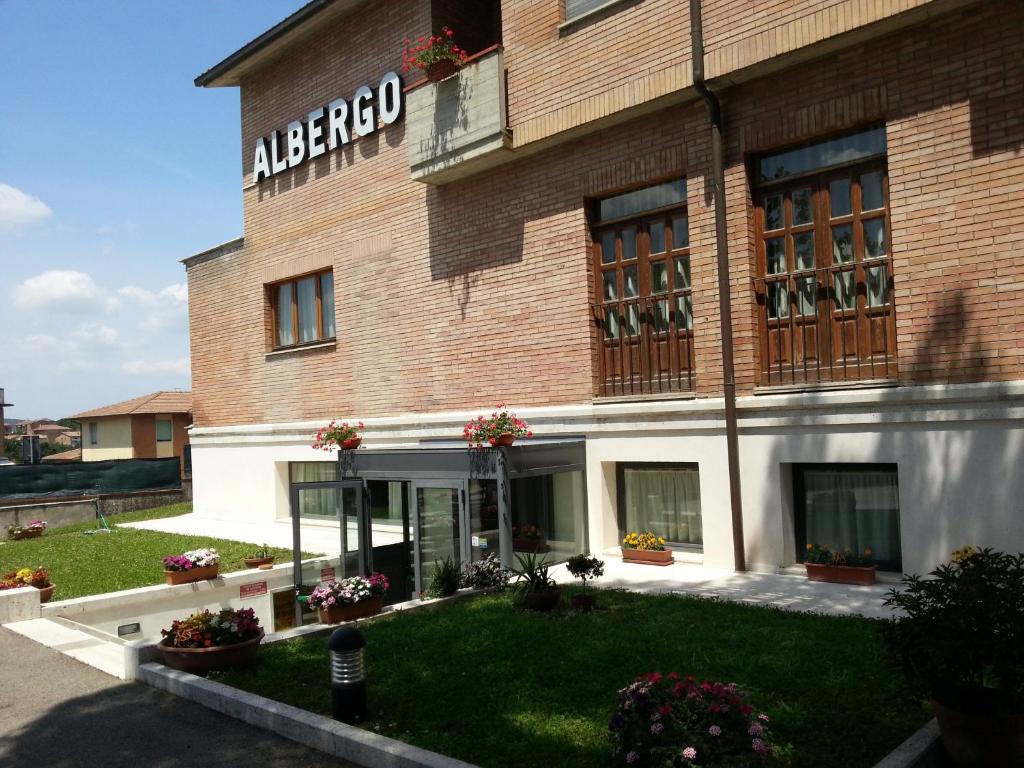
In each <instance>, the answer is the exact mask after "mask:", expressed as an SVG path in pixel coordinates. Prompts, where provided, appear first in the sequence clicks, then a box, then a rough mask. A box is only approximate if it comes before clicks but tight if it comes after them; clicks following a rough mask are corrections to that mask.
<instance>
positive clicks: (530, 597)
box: [523, 587, 562, 611]
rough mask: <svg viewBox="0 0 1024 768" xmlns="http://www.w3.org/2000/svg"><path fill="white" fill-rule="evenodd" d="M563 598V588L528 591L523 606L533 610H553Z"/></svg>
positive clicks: (524, 596)
mask: <svg viewBox="0 0 1024 768" xmlns="http://www.w3.org/2000/svg"><path fill="white" fill-rule="evenodd" d="M561 600H562V590H561V589H558V588H557V587H556V588H555V589H546V590H544V591H543V592H526V593H524V594H523V607H524V608H527V609H529V610H531V611H552V610H554V609H555V608H557V607H558V603H559V602H561Z"/></svg>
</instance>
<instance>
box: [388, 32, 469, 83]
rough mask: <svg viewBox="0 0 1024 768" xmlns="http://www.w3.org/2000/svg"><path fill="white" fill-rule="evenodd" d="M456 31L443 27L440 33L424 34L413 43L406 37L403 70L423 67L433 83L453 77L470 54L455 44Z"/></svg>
mask: <svg viewBox="0 0 1024 768" xmlns="http://www.w3.org/2000/svg"><path fill="white" fill-rule="evenodd" d="M454 37H455V33H454V32H452V30H450V29H449V28H448V27H441V34H440V35H430V36H426V35H423V36H421V37H418V38H417V39H416V42H415V43H413V42H412V41H411V40H410V39H409V38H406V39H405V41H404V42H405V51H404V53H403V55H402V71H403V72H411V71H412V70H414V69H421V70H423V73H424V74H425V75H426V76H427V80H430V81H431V82H433V83H437V82H440V81H441V80H444V79H445V78H446V77H451V76H452V75H454V74H455V73H456V72H458V71H459V68H460V67H461V66H462V65H463V64H465V63H466V59H468V58H469V55H468V54H467V53H466V52H465V51H464V50H463V49H461V48H459V46H457V45H456V44H455V40H454V39H453V38H454Z"/></svg>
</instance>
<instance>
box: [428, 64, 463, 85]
mask: <svg viewBox="0 0 1024 768" xmlns="http://www.w3.org/2000/svg"><path fill="white" fill-rule="evenodd" d="M458 71H459V63H458V62H456V61H452V60H451V59H441V60H440V61H435V62H434V63H433V64H429V65H427V68H426V69H425V70H423V73H424V74H425V75H426V76H427V80H429V81H430V82H432V83H439V82H441V81H442V80H444V79H445V78H448V77H451V76H452V75H454V74H455V73H456V72H458Z"/></svg>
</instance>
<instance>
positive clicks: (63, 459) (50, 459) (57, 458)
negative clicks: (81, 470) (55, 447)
mask: <svg viewBox="0 0 1024 768" xmlns="http://www.w3.org/2000/svg"><path fill="white" fill-rule="evenodd" d="M81 460H82V449H81V448H72V449H71V450H69V451H61V452H60V453H51V454H50V455H49V456H43V459H42V461H43V464H67V463H68V462H70V461H81Z"/></svg>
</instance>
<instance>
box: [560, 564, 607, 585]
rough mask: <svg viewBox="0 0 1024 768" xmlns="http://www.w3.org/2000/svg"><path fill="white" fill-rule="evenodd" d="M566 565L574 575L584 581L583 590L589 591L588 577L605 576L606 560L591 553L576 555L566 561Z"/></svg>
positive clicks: (597, 577)
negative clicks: (592, 555) (599, 558)
mask: <svg viewBox="0 0 1024 768" xmlns="http://www.w3.org/2000/svg"><path fill="white" fill-rule="evenodd" d="M565 567H566V569H567V570H568V571H569V573H571V574H572V575H573V576H575V577H576V578H577V579H579V580H580V581H582V582H583V591H584V592H586V591H587V579H599V578H601V577H602V576H604V560H598V559H597V558H596V557H591V556H590V555H574V556H573V557H570V558H569V559H568V560H566V562H565Z"/></svg>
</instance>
